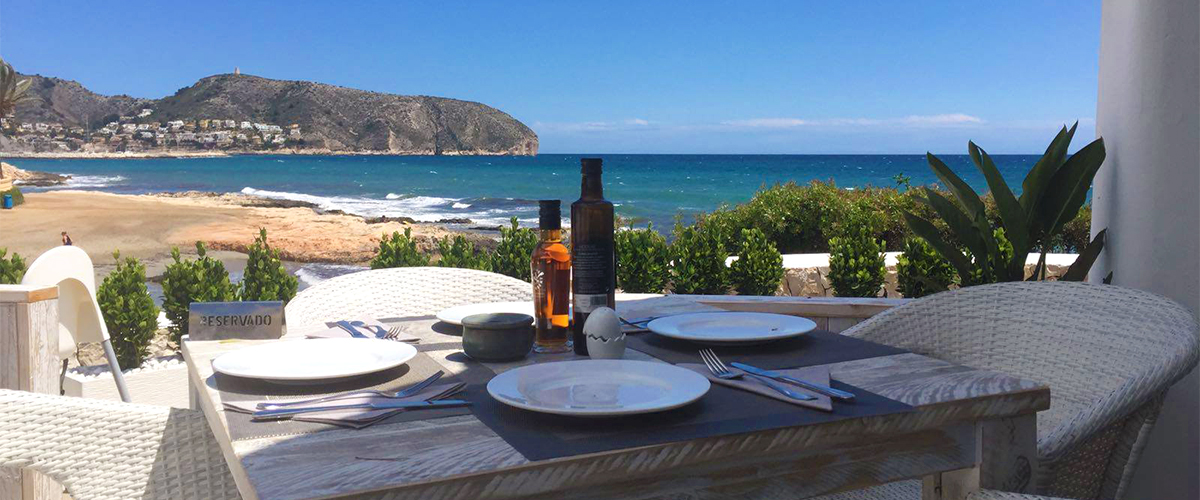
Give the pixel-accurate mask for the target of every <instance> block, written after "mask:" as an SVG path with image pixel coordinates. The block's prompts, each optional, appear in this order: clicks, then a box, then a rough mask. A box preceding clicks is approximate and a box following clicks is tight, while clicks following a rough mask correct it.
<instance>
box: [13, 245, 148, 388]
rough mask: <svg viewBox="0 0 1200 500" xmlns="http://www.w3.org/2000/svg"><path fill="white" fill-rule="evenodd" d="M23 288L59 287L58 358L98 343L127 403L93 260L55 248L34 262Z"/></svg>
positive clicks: (68, 248) (76, 250) (75, 249)
mask: <svg viewBox="0 0 1200 500" xmlns="http://www.w3.org/2000/svg"><path fill="white" fill-rule="evenodd" d="M21 284H22V285H40V286H56V285H57V286H58V357H59V358H60V359H63V360H64V366H63V367H64V370H65V368H66V365H65V360H66V359H67V358H69V357H70V356H71V355H72V354H75V351H76V349H77V348H78V344H80V343H83V342H99V343H100V345H101V346H103V347H104V355H105V356H106V357H107V358H108V365H109V367H110V368H111V369H112V374H113V380H115V381H116V383H117V392H118V393H119V394H120V395H121V400H122V401H124V402H126V403H128V402H129V401H130V400H129V390H128V389H127V388H126V387H125V377H124V375H122V374H121V365H120V364H119V363H117V355H116V353H114V352H113V348H112V342H111V341H109V338H108V326H106V325H105V324H104V317H103V316H102V315H101V313H100V304H99V303H98V302H96V270H95V268H94V267H93V266H92V259H91V258H90V257H88V254H87V252H84V251H83V250H82V249H80V248H79V247H75V246H61V247H55V248H53V249H51V250H48V251H47V252H46V253H43V254H42V255H41V256H39V257H38V258H37V260H35V261H33V264H31V265H30V266H29V270H27V271H25V277H24V278H22V279H21Z"/></svg>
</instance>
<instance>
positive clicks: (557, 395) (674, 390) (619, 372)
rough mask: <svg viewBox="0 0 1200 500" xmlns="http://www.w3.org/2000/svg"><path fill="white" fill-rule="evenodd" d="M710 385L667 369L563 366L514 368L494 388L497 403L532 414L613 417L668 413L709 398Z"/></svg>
mask: <svg viewBox="0 0 1200 500" xmlns="http://www.w3.org/2000/svg"><path fill="white" fill-rule="evenodd" d="M708 388H709V383H708V379H706V378H704V377H703V376H701V375H700V374H698V373H696V372H693V371H691V370H688V369H685V368H679V367H677V366H674V365H669V364H667V363H657V362H650V361H629V360H624V359H589V360H581V361H558V362H554V363H539V364H536V365H528V366H522V367H520V368H514V369H512V370H509V371H506V372H504V373H501V374H499V375H496V376H495V377H494V378H492V380H491V381H490V382H488V385H487V389H488V394H491V395H492V397H493V398H495V399H496V401H499V402H501V403H504V404H507V405H509V406H515V407H517V408H522V409H526V410H530V411H536V412H541V413H553V414H556V415H573V416H582V417H608V416H616V415H634V414H638V413H652V412H658V411H666V410H670V409H674V408H679V407H680V406H683V405H686V404H688V403H691V402H693V401H695V400H697V399H700V397H701V396H704V394H705V393H707V392H708Z"/></svg>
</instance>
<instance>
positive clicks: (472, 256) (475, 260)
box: [437, 235, 492, 271]
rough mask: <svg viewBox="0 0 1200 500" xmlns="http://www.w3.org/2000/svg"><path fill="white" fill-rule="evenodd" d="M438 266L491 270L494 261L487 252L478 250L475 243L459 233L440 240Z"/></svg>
mask: <svg viewBox="0 0 1200 500" xmlns="http://www.w3.org/2000/svg"><path fill="white" fill-rule="evenodd" d="M438 252H439V253H441V255H442V256H441V258H440V259H438V261H437V265H438V267H459V268H463V269H479V270H481V271H491V270H492V263H491V259H489V258H488V255H487V254H486V253H483V252H480V251H477V250H476V249H475V243H472V242H471V241H468V240H467V239H466V238H465V237H463V236H461V235H459V236H455V237H454V238H453V239H451V238H450V237H449V236H447V237H445V238H443V239H442V240H441V241H438Z"/></svg>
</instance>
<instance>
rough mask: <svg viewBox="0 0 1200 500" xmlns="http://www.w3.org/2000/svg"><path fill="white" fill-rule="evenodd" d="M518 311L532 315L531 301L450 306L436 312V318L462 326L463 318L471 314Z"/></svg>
mask: <svg viewBox="0 0 1200 500" xmlns="http://www.w3.org/2000/svg"><path fill="white" fill-rule="evenodd" d="M492 313H518V314H527V315H529V316H533V301H523V302H488V303H485V304H467V305H462V306H457V307H451V308H449V309H445V310H443V311H441V312H439V313H437V319H439V320H442V321H445V322H447V323H450V324H452V325H459V326H462V320H463V318H465V317H467V316H470V315H472V314H492Z"/></svg>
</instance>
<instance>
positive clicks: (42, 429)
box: [0, 389, 241, 500]
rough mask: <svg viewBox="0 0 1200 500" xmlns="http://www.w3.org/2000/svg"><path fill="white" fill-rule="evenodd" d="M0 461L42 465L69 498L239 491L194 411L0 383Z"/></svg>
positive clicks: (221, 498)
mask: <svg viewBox="0 0 1200 500" xmlns="http://www.w3.org/2000/svg"><path fill="white" fill-rule="evenodd" d="M0 467H15V468H18V469H28V470H35V471H38V472H41V473H42V474H45V475H47V476H49V477H50V478H51V479H53V480H55V481H57V482H58V483H59V484H61V485H62V486H63V487H64V488H66V489H67V493H70V495H71V497H72V498H74V499H75V500H131V499H139V500H239V499H240V498H241V497H240V496H239V495H238V490H237V485H236V484H234V481H233V476H232V475H231V474H230V472H229V466H228V465H227V464H226V462H225V457H224V455H222V454H221V446H220V445H219V444H218V443H217V440H216V438H214V437H213V434H212V431H211V430H209V426H208V422H207V421H206V420H205V418H204V413H203V412H201V411H199V410H181V409H179V408H167V407H165V406H148V405H139V404H129V403H118V402H116V401H102V400H98V399H84V398H69V397H65V396H51V395H47V394H33V393H30V392H22V391H10V390H4V389H0ZM6 500H7V499H6Z"/></svg>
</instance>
